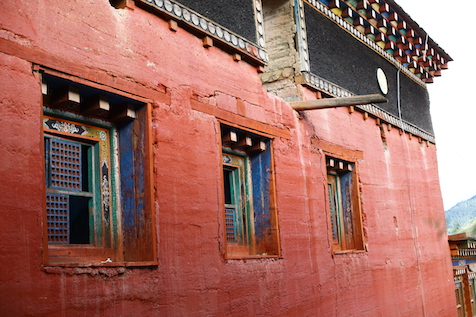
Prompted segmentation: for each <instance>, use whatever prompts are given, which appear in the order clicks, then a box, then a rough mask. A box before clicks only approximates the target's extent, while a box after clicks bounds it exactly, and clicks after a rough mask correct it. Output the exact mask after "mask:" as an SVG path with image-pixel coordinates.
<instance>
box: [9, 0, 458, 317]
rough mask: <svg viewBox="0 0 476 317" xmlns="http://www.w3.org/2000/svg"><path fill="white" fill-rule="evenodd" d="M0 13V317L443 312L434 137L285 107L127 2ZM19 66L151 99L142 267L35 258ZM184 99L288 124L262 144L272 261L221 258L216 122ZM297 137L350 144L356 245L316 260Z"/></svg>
mask: <svg viewBox="0 0 476 317" xmlns="http://www.w3.org/2000/svg"><path fill="white" fill-rule="evenodd" d="M0 12H1V14H0V51H1V52H4V53H5V54H4V53H0V60H1V62H0V107H1V116H0V132H1V135H2V138H1V145H2V147H1V148H2V150H1V151H0V175H1V179H2V181H1V182H0V193H1V194H0V210H1V212H2V221H1V222H0V313H1V315H3V316H336V317H337V316H409V317H414V316H438V317H440V316H455V315H456V310H455V300H454V294H453V285H452V273H451V263H450V257H449V251H448V247H447V241H446V228H445V223H444V214H443V206H442V201H441V197H440V191H439V183H438V173H437V162H436V149H435V146H434V145H431V144H430V145H429V146H426V145H425V144H420V143H419V142H418V141H417V139H416V138H413V139H411V140H410V139H408V137H407V136H406V135H400V134H399V133H398V131H397V129H395V128H394V129H392V130H391V131H387V130H385V134H386V144H384V143H383V142H382V139H381V132H380V130H379V127H378V126H377V125H376V124H375V121H374V120H373V119H367V120H364V118H363V116H362V114H360V113H358V112H354V113H352V114H349V113H348V111H347V109H329V110H320V111H316V112H308V113H306V114H304V115H302V116H301V117H299V115H298V114H297V113H296V112H293V111H292V110H291V108H290V106H289V105H287V104H286V103H284V102H283V101H280V100H279V99H277V98H275V97H272V96H269V95H268V94H267V93H266V92H264V91H263V89H262V87H261V84H260V80H259V77H258V74H257V71H256V69H255V68H254V67H252V66H250V65H248V64H246V63H244V62H235V61H233V59H232V57H231V56H230V55H228V54H227V53H225V52H223V51H221V50H219V49H217V48H215V47H211V48H209V49H205V48H203V46H202V44H201V40H200V39H198V38H197V37H195V36H193V35H191V34H189V33H188V32H186V31H184V30H183V29H181V28H179V29H178V31H177V32H172V31H170V30H169V29H168V27H167V24H166V22H165V21H164V20H161V19H160V18H158V17H156V16H154V15H152V14H150V13H148V12H145V11H143V10H141V9H139V8H135V9H134V10H129V9H123V10H116V9H114V8H112V7H111V6H110V5H109V2H108V1H99V0H95V1H94V0H92V1H79V0H78V1H73V0H70V1H51V0H37V1H33V0H32V1H26V2H25V1H13V0H5V1H2V2H1V3H0ZM32 62H33V63H37V64H40V65H43V66H46V67H51V68H53V69H56V70H59V71H64V72H66V73H71V74H73V75H76V76H79V77H83V78H86V79H89V80H93V81H97V82H99V83H102V84H105V85H109V86H114V87H120V88H121V89H123V90H125V91H127V92H129V93H135V94H138V95H141V96H143V97H147V98H151V99H154V103H153V107H154V108H153V133H154V155H155V158H154V167H155V175H154V177H155V187H156V196H155V206H156V223H157V241H158V246H157V247H158V250H157V252H158V261H159V266H158V267H157V268H142V269H141V268H127V269H97V268H94V269H88V268H85V269H65V270H61V269H47V270H45V269H44V268H43V267H42V264H41V263H42V244H43V237H42V232H43V231H42V230H43V227H42V226H43V203H44V175H43V173H44V172H43V158H42V147H43V145H42V142H43V141H42V136H41V130H42V126H41V90H40V86H39V83H38V80H37V78H35V75H34V73H33V72H32ZM158 92H160V95H161V96H162V95H163V92H166V96H167V97H166V98H163V97H161V99H156V98H154V96H157V95H159V94H158ZM192 96H194V98H198V99H200V100H201V101H202V102H205V103H208V104H211V105H213V106H217V107H220V108H223V109H226V110H228V111H231V112H236V113H241V114H245V115H246V117H248V118H251V119H254V120H257V121H260V122H263V123H267V124H270V125H272V126H275V127H280V128H285V129H288V130H289V132H290V135H291V138H290V139H289V140H288V139H284V138H276V139H275V141H274V143H273V148H274V159H275V170H276V189H277V195H276V196H277V206H278V213H279V227H280V236H281V249H282V258H281V259H255V260H247V261H239V260H231V261H225V260H224V259H223V257H222V255H221V249H222V243H223V237H222V236H221V227H220V224H221V223H222V217H221V209H222V206H221V192H220V188H221V184H220V177H219V176H220V173H221V170H220V165H219V162H220V153H221V152H220V151H221V149H220V146H219V143H218V142H219V140H218V136H217V131H219V126H218V123H217V121H216V119H215V118H214V117H213V116H211V115H208V114H205V113H202V112H198V111H195V110H192V109H191V104H190V99H191V97H192ZM237 98H238V99H239V102H238V103H237V102H236V100H237ZM237 104H238V105H239V107H238V108H237ZM311 136H315V137H317V138H318V139H320V140H325V141H328V142H331V143H335V144H338V145H340V146H343V147H345V148H348V149H350V150H358V151H362V152H363V160H361V161H360V162H359V173H360V182H361V185H362V187H361V188H362V189H361V190H362V209H363V214H364V230H365V238H366V245H367V249H368V252H365V253H362V254H345V255H335V256H334V257H333V256H332V255H331V241H330V237H329V229H328V217H327V212H326V207H325V204H326V197H325V180H326V176H325V165H324V155H323V153H322V151H320V150H318V149H316V148H314V147H313V146H312V145H311V142H310V138H311Z"/></svg>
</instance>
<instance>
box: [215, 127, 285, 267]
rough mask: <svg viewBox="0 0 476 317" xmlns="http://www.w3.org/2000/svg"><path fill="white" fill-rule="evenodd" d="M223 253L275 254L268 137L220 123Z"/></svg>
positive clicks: (240, 256)
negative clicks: (223, 224)
mask: <svg viewBox="0 0 476 317" xmlns="http://www.w3.org/2000/svg"><path fill="white" fill-rule="evenodd" d="M221 132H222V145H223V147H222V169H223V191H224V198H223V200H224V209H223V210H224V217H223V219H224V223H225V226H224V227H225V228H224V229H225V232H224V236H225V248H226V250H225V256H226V257H227V258H243V257H250V256H257V257H266V256H279V251H280V250H279V242H278V229H277V215H276V208H275V200H274V175H273V166H272V160H271V149H270V147H271V140H270V139H268V138H266V137H263V136H260V135H257V134H254V133H251V132H247V131H242V130H239V129H236V128H232V127H228V126H225V125H222V127H221Z"/></svg>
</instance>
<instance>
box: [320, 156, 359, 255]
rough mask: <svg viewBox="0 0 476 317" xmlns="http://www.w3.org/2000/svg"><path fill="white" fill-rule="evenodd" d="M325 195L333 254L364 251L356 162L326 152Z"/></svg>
mask: <svg viewBox="0 0 476 317" xmlns="http://www.w3.org/2000/svg"><path fill="white" fill-rule="evenodd" d="M325 161H326V164H325V166H326V175H327V186H326V197H327V209H328V214H329V217H328V221H329V222H330V225H329V227H330V239H331V241H332V252H333V253H334V254H339V253H349V252H363V251H366V250H365V243H364V235H363V224H362V211H361V203H360V189H359V188H360V186H359V180H358V172H357V163H356V162H355V161H349V160H344V159H341V158H337V157H335V156H331V155H326V156H325Z"/></svg>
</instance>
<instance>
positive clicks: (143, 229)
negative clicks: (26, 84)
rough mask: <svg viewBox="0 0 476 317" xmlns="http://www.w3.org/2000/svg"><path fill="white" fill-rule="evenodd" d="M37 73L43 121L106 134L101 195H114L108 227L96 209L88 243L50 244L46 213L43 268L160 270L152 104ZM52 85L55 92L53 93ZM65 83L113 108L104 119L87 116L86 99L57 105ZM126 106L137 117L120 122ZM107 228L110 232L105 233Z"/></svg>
mask: <svg viewBox="0 0 476 317" xmlns="http://www.w3.org/2000/svg"><path fill="white" fill-rule="evenodd" d="M39 72H40V80H41V82H42V91H43V103H44V106H43V117H44V118H54V119H56V120H58V121H61V122H65V123H69V124H77V125H83V126H88V127H92V128H95V129H96V130H97V131H107V134H108V137H107V139H108V140H109V142H108V143H107V145H105V146H106V147H107V149H106V150H107V151H108V153H109V154H108V155H110V156H109V158H108V160H109V163H110V166H109V170H110V172H109V175H110V179H109V182H110V187H109V191H108V192H101V194H100V195H110V196H109V197H108V199H110V203H111V205H110V208H111V210H110V215H109V217H110V218H109V222H107V221H105V220H104V219H105V218H104V209H103V210H102V211H99V209H96V210H95V211H94V212H93V213H92V215H94V221H92V222H91V224H90V227H92V228H93V230H94V233H91V234H92V235H93V238H91V240H90V243H89V244H63V245H59V244H51V243H48V236H47V225H46V224H47V221H48V220H47V217H46V211H45V212H44V223H45V225H44V235H45V238H44V250H45V251H44V252H43V264H44V265H46V266H65V267H87V266H156V265H157V263H158V261H157V251H156V235H155V216H154V204H153V197H154V195H153V193H154V187H153V178H152V176H153V158H152V153H153V152H152V148H151V144H152V142H151V135H152V134H151V104H150V103H148V102H144V100H143V98H138V99H137V100H134V99H132V98H131V95H130V94H125V93H123V92H121V91H119V90H116V89H114V88H111V87H106V86H101V88H104V89H98V88H97V87H98V84H96V83H90V82H89V81H87V80H85V79H81V78H76V77H74V76H72V75H66V74H62V73H59V72H56V71H50V70H48V69H41V68H40V69H39ZM58 75H59V76H58ZM75 79H77V81H76V80H75ZM50 84H51V86H54V87H53V88H54V89H50V87H49V85H50ZM63 84H66V85H68V87H69V88H71V87H73V88H74V89H75V90H76V91H78V90H79V91H82V92H84V94H85V95H91V94H92V93H94V94H96V93H97V94H104V95H107V96H111V97H112V98H113V99H114V103H111V105H110V107H111V109H110V111H109V110H108V111H107V112H106V113H101V115H99V114H98V113H97V112H96V113H92V114H91V113H89V112H88V113H83V111H82V109H83V107H86V105H83V103H86V102H87V101H86V100H81V103H78V104H75V105H74V106H73V107H72V106H71V105H72V104H71V103H70V100H66V102H64V103H59V102H58V100H57V98H58V92H59V91H60V88H61V89H62V88H64V87H60V88H58V85H63ZM45 86H48V87H47V88H45ZM55 98H56V99H55ZM96 100H98V99H96ZM123 101H127V102H132V104H127V107H130V109H132V110H131V111H133V115H134V116H133V117H127V116H123V117H118V113H119V112H120V111H122V110H124V109H125V108H124V107H123V106H125V104H123V103H122V102H123ZM119 103H120V104H119ZM120 109H122V110H120ZM130 109H129V110H130ZM43 128H44V134H45V135H58V136H62V137H67V138H68V139H76V140H80V139H81V138H84V136H79V135H74V133H71V131H68V130H67V129H65V130H64V131H60V130H58V129H56V128H51V127H48V126H45V123H44V124H43ZM98 138H99V136H98V137H97V138H96V139H95V138H94V137H90V140H89V141H91V142H98ZM101 146H102V145H101ZM98 181H99V180H98ZM99 183H100V182H99ZM99 183H98V184H99ZM45 196H46V195H45ZM99 204H100V205H102V202H99V200H98V202H97V204H96V205H99ZM96 207H97V206H96ZM44 210H46V201H45V204H44ZM98 215H100V216H98ZM98 219H100V220H98ZM108 224H109V229H108V230H106V227H107V225H108Z"/></svg>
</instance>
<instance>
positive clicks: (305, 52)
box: [294, 0, 311, 72]
mask: <svg viewBox="0 0 476 317" xmlns="http://www.w3.org/2000/svg"><path fill="white" fill-rule="evenodd" d="M294 14H295V18H296V33H297V34H296V36H297V39H298V52H299V59H300V64H301V71H302V72H308V71H310V69H311V66H310V62H309V47H308V44H307V33H306V21H305V19H304V5H303V2H302V0H294Z"/></svg>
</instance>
